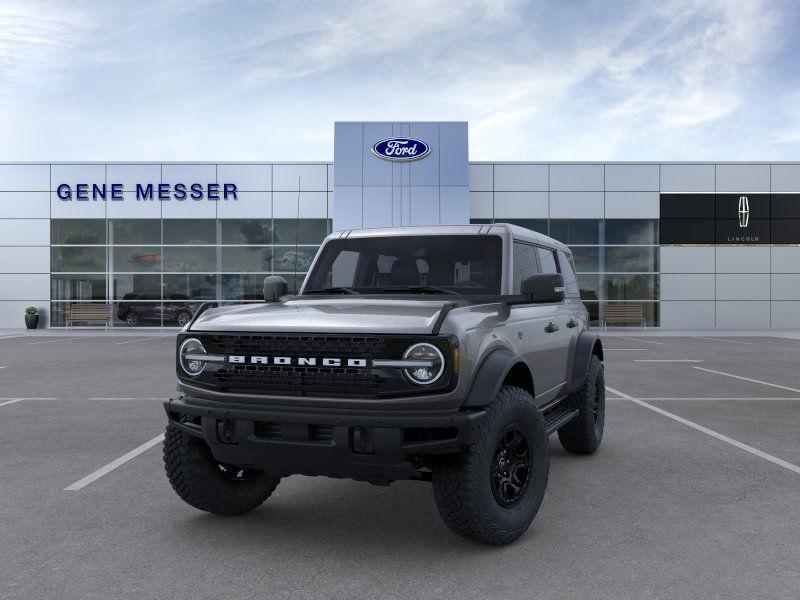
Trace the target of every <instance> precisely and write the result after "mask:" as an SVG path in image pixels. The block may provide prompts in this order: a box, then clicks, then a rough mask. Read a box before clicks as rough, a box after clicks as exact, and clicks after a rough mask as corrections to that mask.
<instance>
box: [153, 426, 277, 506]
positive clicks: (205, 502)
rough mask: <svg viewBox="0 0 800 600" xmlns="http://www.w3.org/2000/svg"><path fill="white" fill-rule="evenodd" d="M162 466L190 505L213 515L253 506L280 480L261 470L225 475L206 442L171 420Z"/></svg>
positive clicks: (165, 440)
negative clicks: (241, 476)
mask: <svg viewBox="0 0 800 600" xmlns="http://www.w3.org/2000/svg"><path fill="white" fill-rule="evenodd" d="M164 467H165V469H166V471H167V478H168V479H169V482H170V484H172V488H173V489H174V490H175V491H176V492H177V494H178V496H180V497H181V499H182V500H183V501H184V502H186V503H187V504H190V505H191V506H194V507H195V508H198V509H200V510H204V511H206V512H210V513H214V514H217V515H225V516H234V515H242V514H244V513H247V512H250V511H251V510H253V509H254V508H257V507H258V506H259V505H260V504H261V503H262V502H264V500H266V499H267V498H269V496H270V494H272V492H273V491H275V488H276V487H277V485H278V482H280V479H279V478H275V477H269V476H268V475H267V474H266V473H263V472H261V471H257V472H255V471H253V472H250V476H249V477H248V479H247V480H243V481H236V480H233V479H230V478H226V476H225V475H224V472H223V471H222V470H221V469H220V465H219V463H218V462H217V461H216V460H215V459H214V457H213V456H212V454H211V449H210V448H209V447H208V445H207V444H206V443H205V442H203V441H202V440H199V439H197V438H195V437H193V436H191V435H189V434H187V433H184V432H183V431H181V430H180V429H178V428H177V427H175V426H174V425H172V424H171V423H170V424H169V425H168V426H167V432H166V435H165V438H164Z"/></svg>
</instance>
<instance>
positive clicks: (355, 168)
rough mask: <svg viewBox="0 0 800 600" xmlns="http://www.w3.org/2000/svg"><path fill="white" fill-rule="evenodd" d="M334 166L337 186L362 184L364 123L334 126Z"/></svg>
mask: <svg viewBox="0 0 800 600" xmlns="http://www.w3.org/2000/svg"><path fill="white" fill-rule="evenodd" d="M333 129H334V135H333V164H334V166H335V169H336V182H337V185H342V186H350V185H361V184H362V158H363V157H362V153H361V152H357V151H356V149H357V148H362V147H363V143H364V125H363V123H335V124H334V126H333Z"/></svg>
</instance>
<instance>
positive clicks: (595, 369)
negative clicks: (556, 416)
mask: <svg viewBox="0 0 800 600" xmlns="http://www.w3.org/2000/svg"><path fill="white" fill-rule="evenodd" d="M568 402H572V403H573V406H574V407H575V408H577V409H578V416H577V417H575V418H574V419H572V421H570V422H569V423H567V424H566V425H564V426H563V427H562V428H561V429H559V430H558V439H559V440H560V441H561V445H562V446H564V450H566V451H567V452H572V453H573V454H592V453H594V452H595V451H596V450H597V449H598V448H599V447H600V442H601V441H603V429H604V426H605V420H606V419H605V413H606V382H605V376H604V374H603V363H602V362H601V361H600V359H599V358H598V357H597V356H595V355H594V354H592V357H591V358H590V359H589V368H588V369H587V372H586V380H585V381H584V382H583V385H582V386H581V389H579V390H578V391H577V392H575V393H574V394H572V396H571V397H570V398H569V400H568Z"/></svg>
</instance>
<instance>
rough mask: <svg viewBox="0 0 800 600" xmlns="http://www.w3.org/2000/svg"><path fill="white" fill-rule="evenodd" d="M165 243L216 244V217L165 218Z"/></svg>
mask: <svg viewBox="0 0 800 600" xmlns="http://www.w3.org/2000/svg"><path fill="white" fill-rule="evenodd" d="M163 223H164V243H165V244H192V245H199V244H216V243H217V222H216V220H214V219H164V221H163Z"/></svg>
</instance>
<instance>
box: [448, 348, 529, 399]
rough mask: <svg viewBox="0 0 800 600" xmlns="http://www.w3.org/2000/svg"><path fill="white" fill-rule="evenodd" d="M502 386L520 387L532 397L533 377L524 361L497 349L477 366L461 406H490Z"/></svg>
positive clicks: (510, 353) (506, 351)
mask: <svg viewBox="0 0 800 600" xmlns="http://www.w3.org/2000/svg"><path fill="white" fill-rule="evenodd" d="M503 385H514V386H517V387H521V388H522V389H524V390H527V391H528V392H530V394H531V396H533V395H534V388H533V375H532V374H531V370H530V368H529V367H528V365H527V363H526V362H525V360H524V359H523V358H522V357H521V356H520V355H518V354H514V353H513V352H511V351H509V350H506V349H504V348H497V349H495V350H492V351H491V352H489V354H487V355H486V357H485V358H484V359H483V361H482V362H481V363H480V365H479V366H478V368H477V370H476V372H475V376H474V377H473V379H472V385H471V386H470V390H469V393H468V394H467V397H466V399H465V400H464V403H463V406H486V405H488V404H491V403H492V402H493V401H494V399H495V398H496V397H497V392H499V391H500V388H501V387H502V386H503Z"/></svg>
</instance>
